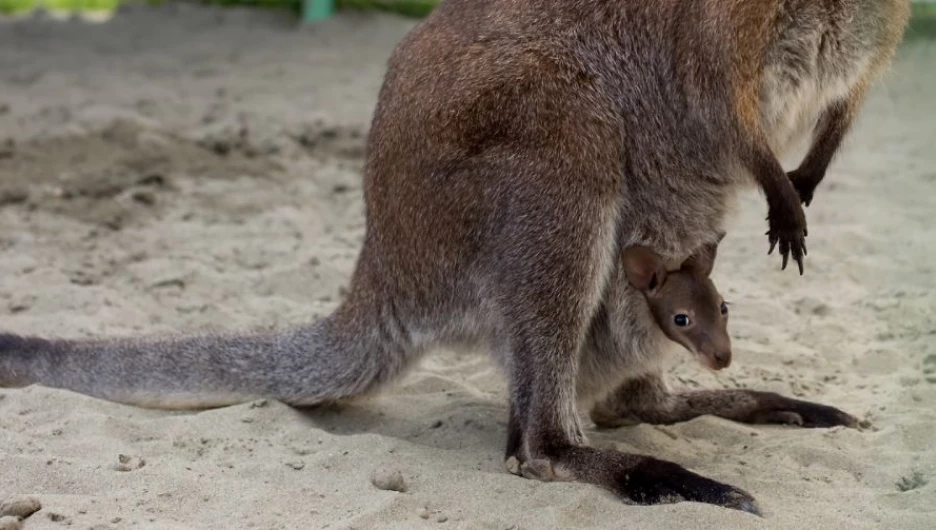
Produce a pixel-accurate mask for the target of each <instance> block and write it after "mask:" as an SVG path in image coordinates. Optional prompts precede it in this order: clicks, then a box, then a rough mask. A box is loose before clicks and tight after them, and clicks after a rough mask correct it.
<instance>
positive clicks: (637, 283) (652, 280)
mask: <svg viewBox="0 0 936 530" xmlns="http://www.w3.org/2000/svg"><path fill="white" fill-rule="evenodd" d="M621 262H622V263H623V265H624V273H625V275H626V276H627V281H628V282H630V284H631V285H633V286H634V287H635V288H637V290H639V291H641V292H643V293H646V294H653V293H654V292H655V291H656V290H657V289H659V288H660V286H661V285H663V282H664V281H666V265H665V264H664V263H663V260H662V259H661V258H660V256H659V255H658V254H657V253H656V252H654V251H653V250H651V249H650V248H648V247H640V246H637V247H631V248H628V249H626V250H624V252H623V253H622V257H621Z"/></svg>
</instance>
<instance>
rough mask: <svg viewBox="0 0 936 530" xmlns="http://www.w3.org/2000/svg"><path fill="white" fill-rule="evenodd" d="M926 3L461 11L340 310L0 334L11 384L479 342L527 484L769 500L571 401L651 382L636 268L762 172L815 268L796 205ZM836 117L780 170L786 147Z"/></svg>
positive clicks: (277, 379)
mask: <svg viewBox="0 0 936 530" xmlns="http://www.w3.org/2000/svg"><path fill="white" fill-rule="evenodd" d="M908 12H909V6H908V1H907V0H691V1H690V0H662V1H655V2H650V1H644V0H587V1H578V2H572V1H568V0H528V1H515V0H446V1H444V2H443V3H442V4H440V5H439V7H438V8H437V9H436V10H435V11H434V12H433V13H432V15H431V16H429V17H428V18H427V19H426V20H424V21H423V22H422V23H420V24H419V25H418V26H417V27H416V28H414V29H413V30H412V31H411V32H410V34H409V35H407V36H406V37H405V38H404V39H403V40H402V41H401V42H400V43H399V45H398V46H397V47H396V49H395V50H394V52H393V54H392V57H391V58H390V61H389V65H388V70H387V74H386V78H385V81H384V84H383V87H382V89H381V92H380V96H379V99H378V102H377V108H376V111H375V114H374V121H373V127H372V129H371V132H370V135H369V139H368V161H367V166H366V170H365V176H364V183H365V186H364V196H365V202H366V218H367V233H366V237H365V240H364V245H363V248H362V249H361V253H360V256H359V259H358V263H357V267H356V269H355V271H354V274H353V277H352V280H351V285H350V290H349V293H348V296H347V298H346V299H345V300H344V302H343V304H342V305H341V307H339V308H338V309H337V310H336V311H335V313H333V314H332V315H329V316H328V317H326V318H325V319H323V320H321V321H319V322H316V323H312V324H309V325H306V326H299V327H297V328H295V329H290V330H282V331H278V332H275V333H263V334H254V333H247V332H241V333H232V334H227V335H215V336H198V335H194V336H182V337H170V338H167V337H148V338H132V339H124V340H110V339H103V340H94V341H65V340H52V339H22V338H19V337H16V336H14V335H9V334H0V384H10V385H26V384H32V383H39V384H43V385H49V386H56V387H60V388H68V389H71V390H75V391H79V392H84V393H87V394H91V395H95V396H100V397H103V398H107V399H113V400H119V401H123V402H127V403H137V404H152V403H156V404H162V405H165V406H173V405H175V404H180V405H186V406H187V405H191V404H192V402H193V399H195V397H196V396H200V397H199V399H200V401H201V402H202V403H205V404H216V403H227V402H230V401H231V400H232V399H235V398H237V397H241V398H243V399H249V398H254V397H270V398H276V399H281V400H283V401H285V402H287V403H292V404H312V403H320V402H326V401H331V400H336V399H343V398H347V397H351V396H356V395H360V394H363V393H367V392H372V391H374V390H375V389H377V388H379V387H380V386H381V385H383V384H386V383H387V382H389V381H391V380H393V379H394V378H397V377H399V375H400V374H401V373H402V372H403V371H404V370H405V369H406V368H407V367H408V366H411V365H412V364H413V362H414V361H415V360H416V359H418V358H419V357H420V356H421V355H422V354H423V353H424V352H426V351H427V350H429V349H431V348H433V347H435V346H438V345H440V344H451V343H454V342H459V343H468V344H471V345H474V346H477V347H481V348H485V349H488V350H490V351H491V352H492V353H493V354H494V355H495V357H496V358H497V359H498V360H499V362H500V363H501V364H502V366H503V367H504V369H505V371H506V373H507V377H508V381H509V389H510V414H509V425H508V440H507V455H508V456H509V457H512V458H514V459H515V460H513V461H514V462H518V463H519V464H518V465H517V466H516V469H518V470H519V471H520V472H523V473H525V474H527V475H528V476H538V477H540V478H544V479H549V478H556V477H558V478H561V479H568V480H579V481H582V482H587V483H591V484H595V485H598V486H601V487H604V488H606V489H608V490H610V491H613V492H615V493H616V494H618V495H620V496H621V497H623V498H626V499H630V500H632V501H635V502H640V503H658V502H666V501H667V500H672V499H686V500H693V501H700V502H707V503H713V504H717V505H721V506H726V507H731V508H738V509H743V510H747V511H751V512H757V507H756V505H755V503H754V501H753V498H752V497H751V496H750V495H748V494H747V493H745V492H743V491H741V490H739V489H737V488H734V487H732V486H729V485H726V484H721V483H718V482H715V481H713V480H710V479H707V478H704V477H701V476H699V475H696V474H694V473H692V472H690V471H688V470H686V469H683V468H681V467H680V466H678V465H676V464H673V463H669V462H662V461H659V460H656V459H653V458H650V457H646V456H640V455H627V454H622V453H618V452H614V451H609V450H599V449H594V448H590V447H587V446H586V445H585V440H584V435H583V432H582V427H581V422H580V420H579V418H578V413H577V409H576V406H575V402H576V399H577V398H579V397H582V396H585V395H586V394H594V395H599V394H602V393H604V394H607V393H608V392H609V388H610V389H613V388H614V387H615V385H619V384H621V381H622V380H639V379H640V378H641V377H644V378H647V377H649V378H652V377H653V375H654V373H656V372H655V371H654V370H655V369H654V365H655V360H654V359H656V357H658V352H659V350H660V349H661V348H663V347H664V346H666V344H667V343H669V340H668V339H667V338H666V337H665V335H663V334H662V332H661V330H660V328H659V327H658V326H656V324H655V323H654V320H653V316H652V314H651V313H650V308H649V306H648V304H647V303H646V301H645V300H644V299H643V298H642V295H641V294H640V293H639V292H638V291H637V290H636V289H634V288H633V287H632V286H630V285H629V284H628V283H627V282H626V281H624V278H623V268H622V264H621V263H620V260H619V259H618V258H619V257H620V253H621V251H622V249H627V248H631V247H635V246H644V247H648V248H652V249H653V250H654V252H656V253H657V254H658V255H659V256H660V257H661V259H662V260H663V261H664V262H666V263H669V264H673V263H681V262H682V261H683V260H684V259H685V258H686V257H687V256H690V255H692V254H693V253H694V252H696V251H697V250H698V249H700V248H703V247H704V245H706V244H709V243H712V242H714V241H716V240H717V239H718V237H719V234H720V233H721V232H722V230H723V228H724V227H723V225H724V223H725V217H726V215H727V211H728V208H729V204H730V202H731V201H732V200H733V198H734V197H735V196H736V195H737V194H738V191H739V190H740V189H741V188H742V187H743V186H745V185H747V184H748V183H750V182H753V183H756V184H757V185H758V186H759V187H760V189H761V190H762V191H763V192H764V194H765V196H766V202H767V206H768V219H769V223H768V226H769V231H768V240H769V243H770V245H771V247H773V246H774V245H779V249H780V253H781V254H782V256H783V258H782V259H783V263H784V266H785V264H786V262H787V259H788V257H789V256H791V255H792V257H793V258H794V260H795V261H797V262H798V265H799V266H800V269H801V271H802V257H803V255H804V254H805V250H806V249H805V236H806V219H805V215H804V214H803V208H802V205H801V201H804V200H805V201H806V202H809V200H811V197H812V195H813V191H814V189H815V187H816V185H818V183H819V182H820V181H821V180H822V177H823V175H824V174H825V171H826V168H827V166H828V164H829V162H830V161H831V159H832V154H834V152H835V151H836V150H837V148H838V145H839V143H840V141H841V139H842V136H843V135H844V131H845V130H847V128H848V127H847V126H848V124H849V123H850V122H851V120H852V119H853V118H854V116H855V114H856V112H857V109H858V101H859V100H860V96H861V94H862V93H863V91H864V89H865V87H866V86H867V85H868V84H869V83H870V82H871V81H872V80H873V78H874V77H875V76H876V75H878V73H879V72H880V71H881V69H882V68H883V67H884V66H885V65H886V64H887V62H888V61H889V59H890V57H891V56H892V55H893V53H894V49H895V48H896V46H897V43H898V41H899V39H900V35H901V32H902V28H903V27H904V25H905V24H906V22H907V16H908ZM842 109H845V110H844V111H842ZM820 118H821V124H820V125H819V127H818V128H816V129H815V132H816V133H817V134H816V135H815V138H814V141H813V148H812V149H811V153H812V154H811V155H810V156H807V158H806V161H804V164H803V165H801V167H800V168H799V169H798V170H796V171H795V172H793V173H792V174H791V176H790V178H788V177H787V175H786V173H785V172H784V170H783V168H782V167H781V165H780V163H779V162H778V159H777V155H779V154H781V153H782V152H783V151H784V150H786V149H787V148H788V147H789V145H790V144H791V143H792V142H793V141H794V140H797V139H799V138H802V137H804V136H808V135H809V134H810V133H811V130H812V128H813V127H814V126H815V124H816V123H817V121H820ZM621 388H623V389H624V390H621V392H624V394H625V396H621V398H622V399H620V400H618V401H617V403H626V402H627V394H629V391H628V390H627V388H628V387H627V386H624V387H621ZM654 392H655V393H654ZM654 392H651V393H650V394H648V395H651V396H657V397H659V396H664V397H665V396H668V395H669V394H664V393H661V392H657V391H654ZM154 396H159V397H158V398H154ZM653 399H655V400H656V401H654V402H659V403H664V404H665V406H662V407H660V406H656V408H655V409H654V410H658V409H659V410H665V411H672V410H677V409H679V406H678V403H680V402H678V401H677V402H673V401H672V400H670V398H668V397H665V399H662V398H660V399H657V398H653ZM677 399H681V398H677ZM651 401H653V400H651ZM672 403H676V405H672ZM614 406H615V407H616V406H617V405H614ZM674 407H675V408H674ZM758 407H760V405H758ZM755 408H756V407H755ZM624 409H625V410H618V409H615V413H627V414H632V415H637V416H638V417H640V414H638V413H636V412H634V411H635V410H644V409H645V407H644V408H640V407H637V408H634V407H630V406H628V407H625V408H624ZM680 410H682V409H680ZM690 410H692V411H696V412H698V411H702V410H711V407H709V408H706V407H701V406H700V407H690ZM758 410H759V409H758ZM667 413H668V414H671V417H675V416H672V414H675V413H671V412H667ZM641 414H642V413H641ZM619 415H621V414H619ZM676 416H678V415H676Z"/></svg>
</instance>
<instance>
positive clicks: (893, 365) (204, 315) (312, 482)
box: [0, 6, 936, 530]
mask: <svg viewBox="0 0 936 530" xmlns="http://www.w3.org/2000/svg"><path fill="white" fill-rule="evenodd" d="M410 24H411V23H410V22H406V21H402V20H399V19H395V18H389V17H383V16H381V17H371V16H341V17H339V18H338V19H336V20H334V21H333V22H329V23H328V24H326V25H324V26H321V27H317V28H314V29H312V28H305V29H302V28H297V27H296V26H295V24H294V23H293V22H292V21H291V20H290V19H289V18H288V17H282V16H279V15H271V14H263V13H256V12H245V11H238V10H234V11H225V12H219V11H214V10H206V9H196V8H192V7H185V8H180V7H178V6H174V7H173V6H170V7H167V8H162V9H159V10H145V11H140V10H134V11H133V12H130V13H127V14H124V15H121V16H120V17H118V18H117V19H116V20H115V21H113V22H111V23H109V24H106V25H98V26H93V25H83V24H80V23H62V22H41V21H19V22H15V23H10V22H3V23H0V328H2V329H3V330H5V331H14V332H18V333H34V334H42V335H49V334H55V335H60V336H71V337H74V336H89V335H113V334H128V333H135V332H140V331H156V330H191V329H196V328H202V327H215V328H219V327H220V328H233V327H245V326H250V327H256V326H270V325H275V324H276V325H278V324H287V323H293V322H302V321H305V320H308V319H310V318H312V317H316V316H320V315H323V314H325V313H327V312H328V311H329V310H330V309H331V308H333V307H334V306H335V304H336V303H337V301H338V300H340V297H341V294H342V285H344V284H345V283H346V282H347V280H348V277H349V274H350V270H351V267H352V266H353V263H354V259H355V255H356V252H357V250H358V247H359V244H360V241H361V237H362V234H363V218H362V202H361V188H360V183H359V181H360V171H361V165H362V156H363V137H364V135H365V133H366V130H367V127H368V122H369V119H370V113H371V111H372V109H373V105H374V102H375V97H376V92H377V89H378V87H379V83H380V79H381V75H382V73H383V70H384V64H385V60H386V58H387V56H388V54H389V52H390V49H391V47H392V45H393V44H394V43H395V42H396V41H397V40H398V39H399V38H401V37H402V35H403V34H404V32H405V31H406V30H407V29H408V28H409V27H410ZM934 83H936V47H934V46H933V45H930V44H927V43H920V42H917V43H913V44H912V45H909V46H907V47H906V48H905V49H904V50H902V52H901V54H900V57H899V59H898V62H897V65H896V67H895V69H894V71H893V73H892V74H891V75H890V76H889V78H888V79H887V82H886V84H884V85H882V86H880V87H878V88H877V89H876V91H875V92H874V94H873V95H872V97H871V99H870V102H869V104H868V106H867V109H866V112H865V114H864V117H863V118H862V120H861V122H860V124H859V126H858V128H857V130H856V132H855V134H854V135H853V136H852V138H851V141H850V143H849V146H848V149H847V151H846V153H845V154H844V155H843V156H842V157H841V158H840V159H839V161H838V163H837V164H836V165H835V166H834V169H833V171H832V172H831V174H830V176H829V177H828V179H827V181H826V182H827V184H824V185H823V186H822V187H821V188H820V190H819V193H818V195H817V199H816V202H815V204H814V205H813V206H812V207H811V208H810V209H808V211H807V215H808V216H809V220H810V243H809V248H810V255H809V258H808V261H807V274H806V276H805V277H802V278H800V277H798V276H797V275H796V274H795V273H792V272H791V271H789V270H788V271H787V272H786V273H781V272H780V271H779V270H778V269H779V261H780V260H779V258H777V257H776V256H772V257H769V258H768V257H767V256H766V255H765V251H766V246H767V241H766V238H765V237H764V236H763V232H764V230H765V224H764V222H763V215H764V211H763V210H764V205H763V202H762V200H761V199H760V198H758V197H757V196H755V195H751V196H747V197H745V200H744V201H743V208H742V211H741V213H740V215H739V218H738V219H737V222H736V223H735V224H734V227H733V229H732V231H731V233H730V235H729V236H728V238H727V239H726V240H725V242H724V243H723V245H722V250H721V254H720V259H719V263H718V265H717V267H716V270H715V279H716V281H717V283H718V284H719V285H720V287H721V290H722V291H723V293H726V295H727V297H728V298H729V299H730V300H731V302H733V309H732V311H733V313H732V314H733V317H732V323H731V328H732V334H733V339H734V349H735V359H736V362H735V363H734V364H733V365H732V367H731V368H730V369H729V370H726V371H725V372H723V373H719V374H717V375H714V374H711V373H707V372H705V371H704V370H703V369H702V368H701V367H698V366H697V365H695V364H693V363H690V362H688V360H687V361H686V362H683V363H681V364H678V365H677V366H675V367H674V368H673V381H674V383H675V384H676V385H682V386H689V387H712V388H718V387H736V386H743V387H750V388H759V389H769V390H774V391H779V392H783V393H786V394H789V395H796V396H802V397H805V398H809V399H814V400H818V401H822V402H825V403H829V404H834V405H837V406H839V407H842V408H844V409H846V410H848V411H850V412H852V413H853V414H855V415H857V416H860V417H862V418H864V419H866V420H868V421H869V422H870V424H871V427H870V428H868V429H865V430H864V431H862V432H859V431H857V430H842V429H834V430H813V431H807V430H799V429H794V428H780V427H776V428H769V427H752V426H745V425H740V424H735V423H732V422H729V421H725V420H720V419H717V418H709V417H706V418H699V419H697V420H695V421H690V422H687V423H684V424H680V425H675V426H670V427H652V426H638V427H633V428H626V429H621V430H618V431H613V432H600V433H599V432H592V433H591V434H590V436H591V439H592V441H593V443H595V444H598V445H602V446H606V447H618V448H621V449H625V450H631V451H639V452H644V453H649V454H653V455H655V456H658V457H661V458H666V459H671V460H674V461H677V462H680V463H682V464H684V465H687V466H689V467H690V468H692V469H694V470H696V471H698V472H701V473H705V474H707V475H709V476H711V477H713V478H717V479H719V480H723V481H726V482H730V483H733V484H736V485H738V486H741V487H743V488H745V489H747V490H748V491H750V492H752V493H753V494H754V495H755V496H756V497H757V498H758V499H759V501H760V503H761V505H762V506H763V508H764V509H765V511H766V512H767V513H766V519H763V520H759V519H756V518H754V517H752V516H748V515H746V514H742V513H739V512H734V511H729V510H723V509H719V508H715V507H711V506H704V505H698V504H691V503H682V504H678V505H669V506H658V507H636V506H628V505H624V504H622V503H620V502H618V501H617V500H615V499H614V498H612V497H611V496H610V495H608V494H606V493H604V492H602V491H600V490H597V489H595V488H592V487H588V486H583V485H578V484H543V483H537V482H533V481H528V480H524V479H521V478H517V477H514V476H512V475H509V474H507V473H506V472H505V471H504V468H503V464H502V462H501V454H502V448H503V444H504V438H505V432H504V426H505V422H506V406H505V397H504V382H503V380H502V379H501V377H500V376H499V375H498V373H497V372H496V371H495V370H494V369H493V368H492V366H491V364H490V363H489V362H488V360H487V359H486V357H484V356H481V355H477V356H471V355H456V354H454V353H450V352H439V353H438V354H437V355H433V356H431V357H429V358H428V359H426V361H425V362H424V363H423V365H422V367H421V368H420V369H419V370H417V371H416V372H415V373H413V374H412V375H411V376H409V377H408V378H407V379H406V380H405V381H403V382H402V383H401V384H400V385H398V386H396V387H394V388H392V389H389V390H388V391H387V392H386V393H385V394H384V395H383V396H382V397H380V398H378V399H376V400H374V401H372V402H370V403H365V404H360V405H357V406H354V407H349V408H347V409H345V410H342V411H319V412H307V411H305V412H303V411H297V410H294V409H291V408H289V407H286V406H283V405H282V404H279V403H276V402H260V403H253V404H245V405H242V406H235V407H230V408H226V409H219V410H213V411H207V412H201V413H169V412H160V411H147V410H140V409H137V408H133V407H127V406H120V405H115V404H112V403H107V402H104V401H99V400H95V399H91V398H87V397H84V396H80V395H77V394H72V393H69V392H64V391H57V390H50V389H45V388H39V387H31V388H28V389H23V390H10V391H0V499H3V498H6V497H8V496H10V495H14V494H30V495H34V496H35V497H36V498H38V499H39V500H40V501H41V502H42V504H43V509H42V510H41V511H40V512H38V513H36V514H35V515H33V516H32V517H31V518H29V519H27V520H26V522H25V525H24V528H25V529H27V530H40V529H50V528H60V527H62V526H63V525H70V526H71V527H75V528H95V529H99V530H101V529H105V528H112V529H121V528H153V529H156V528H159V529H229V528H256V529H281V528H282V529H285V528H288V529H300V528H301V529H309V528H345V529H350V528H357V529H366V528H399V529H410V528H485V529H496V530H506V529H545V528H622V527H623V528H686V529H704V528H713V529H714V528H718V529H724V528H795V529H798V530H801V529H803V528H815V529H823V530H825V529H849V530H851V529H872V528H873V529H907V530H910V529H921V530H922V529H925V528H936V442H934V440H936V406H934V405H936V290H934V287H936V281H934V272H936V271H934V267H936V265H934V264H936V237H934V229H933V227H932V224H933V221H934V220H936V169H934V163H936V141H934V138H936V97H934V95H933V92H932V90H933V88H932V87H933V86H934ZM686 357H688V356H686ZM121 455H123V456H121ZM393 471H398V472H399V473H400V474H401V475H402V477H403V479H404V481H405V485H406V488H405V489H406V491H405V492H395V491H385V490H381V489H378V488H376V487H374V486H373V485H372V482H371V477H372V474H373V473H375V472H380V473H388V472H393ZM927 482H928V484H927ZM898 484H899V485H898ZM901 490H908V491H901Z"/></svg>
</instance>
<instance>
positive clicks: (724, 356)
mask: <svg viewBox="0 0 936 530" xmlns="http://www.w3.org/2000/svg"><path fill="white" fill-rule="evenodd" d="M712 360H713V361H714V363H713V364H715V366H716V367H717V368H718V369H719V370H720V369H722V368H728V365H730V364H731V350H730V349H721V348H719V349H716V350H715V353H713V354H712Z"/></svg>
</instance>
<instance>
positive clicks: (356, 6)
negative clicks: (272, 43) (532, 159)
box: [0, 0, 936, 38]
mask: <svg viewBox="0 0 936 530" xmlns="http://www.w3.org/2000/svg"><path fill="white" fill-rule="evenodd" d="M145 1H146V3H149V4H160V3H163V2H164V1H170V0H145ZM201 1H202V2H204V3H206V4H211V5H219V6H243V7H256V8H260V9H282V10H287V11H291V12H293V13H296V14H298V13H301V11H302V0H201ZM570 1H571V0H570ZM439 2H440V0H335V8H336V9H338V10H354V11H382V12H387V13H396V14H399V15H402V16H407V17H415V18H421V17H424V16H426V15H428V14H429V13H430V12H431V11H432V10H433V9H434V8H435V7H436V5H438V4H439ZM120 3H121V0H0V14H18V13H28V12H30V11H32V10H34V9H36V8H39V7H45V8H48V9H52V10H57V11H72V12H74V11H106V10H111V9H115V8H117V7H118V6H119V5H120ZM907 37H908V38H920V37H925V38H932V37H936V1H918V2H914V4H913V19H912V20H911V22H910V29H909V30H908V32H907Z"/></svg>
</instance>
